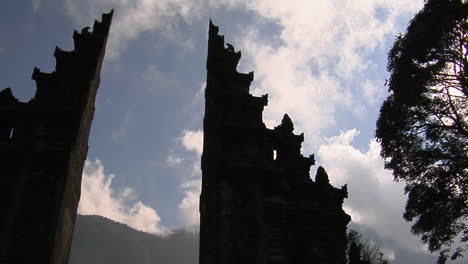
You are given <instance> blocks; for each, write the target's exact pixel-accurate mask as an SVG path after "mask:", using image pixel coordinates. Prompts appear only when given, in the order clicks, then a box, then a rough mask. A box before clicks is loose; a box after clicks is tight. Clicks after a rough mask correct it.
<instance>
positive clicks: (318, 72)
mask: <svg viewBox="0 0 468 264" xmlns="http://www.w3.org/2000/svg"><path fill="white" fill-rule="evenodd" d="M422 3H423V1H404V0H398V1H385V0H378V1H375V0H360V1H339V0H334V1H330V0H323V1H307V0H295V1H287V2H284V1H283V2H277V1H253V2H252V3H251V4H250V5H246V6H247V7H248V8H250V9H251V10H253V11H255V12H257V13H258V14H260V15H261V16H263V17H265V18H268V19H270V20H272V21H275V22H276V23H277V24H278V25H279V26H280V28H281V29H280V32H279V36H280V39H281V45H280V46H274V44H276V43H274V44H273V43H272V41H271V39H269V38H268V37H267V38H265V37H262V34H259V32H258V31H257V29H256V28H255V27H256V25H252V26H251V27H250V30H249V32H248V33H247V34H245V37H244V38H243V39H242V41H241V42H242V46H243V47H241V49H242V51H243V54H247V57H248V58H247V60H248V61H251V62H252V64H253V66H252V68H253V69H255V71H256V81H257V82H256V86H257V87H256V89H255V90H256V91H255V92H256V93H269V95H270V97H269V99H270V103H269V106H268V107H267V108H266V109H265V110H266V111H265V117H266V119H267V120H280V119H281V117H282V115H283V113H284V112H287V113H288V114H290V115H291V116H292V117H293V119H294V121H295V124H296V126H297V127H298V130H299V131H305V132H306V133H307V134H309V135H310V134H317V133H319V132H320V131H321V130H323V129H324V128H330V127H333V126H335V125H336V121H335V117H336V113H337V110H338V109H346V111H347V112H348V113H353V114H354V115H356V117H358V118H360V117H362V115H363V113H364V112H365V110H366V109H365V106H364V105H363V104H362V103H361V102H360V101H361V100H362V99H363V97H364V98H367V99H370V98H371V97H372V96H375V94H376V93H375V91H374V90H373V89H374V88H375V87H374V86H371V85H369V84H370V83H368V85H364V86H362V85H361V84H359V87H350V86H349V85H348V84H349V83H351V82H353V81H356V80H359V79H366V71H367V70H368V69H369V68H370V67H373V65H374V64H375V63H376V62H375V61H372V60H371V59H369V58H368V56H369V55H371V54H372V53H373V52H374V51H375V50H377V49H381V48H383V46H384V44H385V36H388V35H393V34H394V33H396V31H397V28H396V24H397V18H398V17H399V16H400V15H401V14H402V13H407V14H408V13H409V12H414V11H415V10H417V8H419V7H420V6H421V5H422ZM377 9H380V10H385V12H386V13H387V14H386V15H385V16H381V15H380V13H378V12H376V10H377ZM378 82H380V80H378ZM363 94H364V95H363ZM369 102H371V103H373V104H375V103H376V102H375V101H372V100H370V101H369Z"/></svg>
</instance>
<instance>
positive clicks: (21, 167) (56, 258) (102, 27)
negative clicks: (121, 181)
mask: <svg viewBox="0 0 468 264" xmlns="http://www.w3.org/2000/svg"><path fill="white" fill-rule="evenodd" d="M111 20H112V12H111V13H109V14H104V15H103V16H102V22H97V21H95V22H94V26H93V31H92V32H89V28H88V27H86V28H84V29H83V30H82V31H81V33H78V32H76V31H75V32H74V34H73V40H74V46H75V50H74V51H62V50H60V49H59V48H56V49H55V52H54V56H55V58H56V67H55V71H54V72H52V73H43V72H40V70H39V69H37V68H35V69H34V72H33V75H32V78H33V79H34V80H35V81H36V84H37V91H36V94H35V96H34V98H33V99H31V100H30V101H29V102H28V103H23V102H19V101H18V100H17V99H16V98H15V97H14V96H13V95H12V93H11V90H10V89H9V88H7V89H4V90H2V91H0V263H5V264H6V263H54V264H55V263H68V256H69V251H70V246H71V240H72V234H73V227H74V224H75V217H76V210H77V206H78V201H79V199H80V189H81V175H82V172H83V166H84V161H85V159H86V155H87V152H88V136H89V131H90V127H91V121H92V119H93V115H94V102H95V98H96V92H97V89H98V86H99V80H100V72H101V65H102V61H103V59H104V53H105V47H106V42H107V36H108V34H109V28H110V24H111Z"/></svg>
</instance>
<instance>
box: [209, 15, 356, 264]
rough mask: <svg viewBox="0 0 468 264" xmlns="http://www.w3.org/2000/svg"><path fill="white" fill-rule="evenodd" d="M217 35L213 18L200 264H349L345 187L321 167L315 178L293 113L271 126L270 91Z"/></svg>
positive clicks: (210, 31) (311, 162)
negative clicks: (254, 86) (259, 89)
mask: <svg viewBox="0 0 468 264" xmlns="http://www.w3.org/2000/svg"><path fill="white" fill-rule="evenodd" d="M218 33H219V28H218V27H217V26H215V25H213V23H212V22H211V21H210V27H209V40H208V59H207V63H206V67H207V85H206V90H205V100H206V104H205V118H204V142H203V144H204V145H203V154H202V193H201V196H200V216H201V226H200V264H215V263H216V264H228V263H233V264H234V263H262V264H267V263H327V264H335V263H336V264H344V263H345V246H346V225H347V224H348V222H349V221H350V219H351V218H350V217H349V215H347V214H346V213H345V212H344V211H343V209H342V204H343V199H344V198H347V188H346V186H343V187H342V188H341V189H338V188H335V187H333V186H332V185H331V184H330V181H329V178H328V174H327V172H326V171H325V169H323V168H322V167H319V168H318V170H317V175H316V177H315V181H312V179H311V178H310V175H309V171H310V167H311V166H312V165H314V164H315V160H314V156H313V155H311V156H309V157H304V156H303V155H302V154H301V145H302V142H303V141H304V134H300V135H296V134H294V124H293V122H292V120H291V118H290V117H289V115H287V114H285V115H284V117H283V120H282V121H281V124H280V125H278V126H276V127H275V128H274V129H269V128H266V126H265V124H264V123H263V120H262V112H263V109H264V107H265V106H266V105H267V103H268V96H267V95H264V96H261V97H256V96H253V95H251V94H250V93H249V89H250V83H251V82H252V81H253V72H250V73H248V74H245V73H239V72H237V64H238V63H239V60H240V57H241V53H240V51H237V52H236V51H235V49H234V47H233V46H232V45H231V44H226V45H225V42H224V36H221V35H219V34H218ZM274 153H276V156H275V155H274Z"/></svg>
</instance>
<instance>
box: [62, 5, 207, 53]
mask: <svg viewBox="0 0 468 264" xmlns="http://www.w3.org/2000/svg"><path fill="white" fill-rule="evenodd" d="M197 2H198V1H190V0H175V1H174V0H133V1H121V0H105V1H102V0H65V8H66V11H67V13H68V15H69V16H70V17H72V18H73V19H74V20H75V22H77V23H79V24H81V25H86V23H87V22H88V21H86V20H89V18H90V17H91V18H92V17H100V15H101V13H102V12H109V11H110V10H111V9H115V11H116V14H118V15H116V16H115V17H114V19H113V22H112V27H111V34H110V35H109V41H108V44H107V49H106V50H107V51H106V58H108V59H111V60H112V59H116V58H118V57H119V56H120V54H121V52H122V51H124V50H125V49H126V47H127V45H128V43H129V42H130V41H133V40H136V39H138V38H139V37H140V36H141V34H143V33H145V32H151V31H156V30H158V31H160V33H161V34H163V35H164V36H165V37H167V38H169V39H171V38H174V36H175V35H174V34H173V33H174V32H175V30H174V29H175V27H177V25H176V23H175V19H182V20H184V21H186V22H187V23H190V22H191V20H192V19H193V18H194V17H195V18H196V17H199V16H198V15H197V14H200V10H201V6H200V5H198V3H197ZM180 43H185V42H180ZM183 45H186V44H183ZM187 48H190V45H189V46H187Z"/></svg>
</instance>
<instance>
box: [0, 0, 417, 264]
mask: <svg viewBox="0 0 468 264" xmlns="http://www.w3.org/2000/svg"><path fill="white" fill-rule="evenodd" d="M422 4H423V1H421V0H419V1H413V0H412V1H407V0H394V1H386V0H359V1H357V0H356V1H344V0H333V1H332V0H323V1H322V0H320V1H307V0H305V1H300V0H297V1H261V0H256V1H247V0H219V1H214V0H196V1H190V0H174V1H170V0H159V1H158V0H134V1H125V0H105V1H103V0H60V1H59V0H32V1H26V0H24V1H23V0H22V1H7V2H5V3H3V6H2V9H1V10H0V15H1V16H0V21H1V23H0V34H1V35H2V36H3V37H2V38H0V61H1V62H2V63H1V64H0V87H2V88H6V87H11V88H12V90H13V92H14V95H15V96H17V97H18V98H19V99H21V100H22V101H27V100H29V98H31V97H32V96H33V95H34V91H35V84H34V83H33V81H32V80H31V74H32V70H33V67H34V66H37V67H39V68H40V69H41V70H42V71H45V72H49V71H53V69H54V66H55V61H54V57H53V50H54V48H55V46H59V47H60V48H62V49H64V50H70V49H73V43H72V32H73V30H74V29H77V30H80V29H81V28H82V27H84V26H90V25H92V23H93V20H94V19H99V20H100V17H101V13H103V12H108V11H110V10H111V9H112V8H113V9H115V12H114V20H113V25H112V27H111V32H110V37H109V42H108V47H107V53H106V58H105V62H104V65H103V70H102V74H101V86H100V88H99V91H98V97H97V101H96V112H95V117H94V121H93V127H92V132H91V137H90V148H89V153H88V161H87V164H86V168H85V172H84V175H83V187H82V199H81V202H80V207H79V213H82V214H99V215H103V216H106V217H109V218H111V219H114V220H116V221H119V222H123V223H126V224H128V225H130V226H132V227H134V228H136V229H140V230H143V231H147V232H152V233H155V234H164V233H167V232H168V230H170V229H172V228H180V227H187V226H195V227H196V226H197V225H198V195H199V188H200V171H199V159H200V154H201V151H202V149H201V146H202V135H203V134H202V133H203V131H202V129H203V128H202V120H203V111H204V94H203V89H204V82H205V78H206V71H205V62H206V49H207V30H208V21H209V19H210V17H211V18H212V20H213V22H214V23H215V24H216V25H219V26H220V32H221V34H224V35H225V38H226V41H227V42H229V43H231V44H233V45H234V47H235V48H236V50H241V51H242V59H241V62H240V65H239V71H243V72H249V71H252V70H253V71H254V72H255V81H254V82H253V84H252V88H251V90H252V92H253V93H254V94H256V95H260V94H264V93H268V94H269V105H268V106H267V107H266V109H265V112H264V121H265V123H266V124H267V126H269V127H273V126H274V125H275V124H277V123H278V122H279V121H280V120H281V117H282V116H283V114H284V113H288V114H289V115H290V116H291V118H292V119H293V121H294V123H295V128H296V130H295V132H296V134H299V133H302V132H304V133H305V143H304V145H303V149H302V151H303V153H305V154H306V155H309V154H313V153H315V157H316V160H317V164H318V165H323V166H324V167H325V169H327V171H328V173H329V175H330V177H331V182H332V183H333V184H334V185H335V186H341V185H343V184H345V183H347V184H348V190H349V196H350V197H349V199H348V200H347V201H346V202H345V209H346V211H347V212H348V213H349V214H351V216H352V217H353V221H354V222H356V223H358V224H360V225H361V226H364V227H367V228H371V229H372V230H375V232H376V233H377V234H378V235H379V236H380V237H383V238H388V239H390V240H392V241H395V243H394V244H392V245H393V246H392V245H390V244H388V245H386V244H383V245H381V248H383V249H384V253H386V256H387V257H389V258H390V259H392V260H395V261H396V262H398V258H399V255H398V251H397V250H396V249H395V247H394V245H395V244H398V245H399V246H400V247H404V248H408V249H410V250H412V251H415V252H418V253H424V249H423V247H422V246H421V245H420V243H419V242H418V239H417V238H416V237H413V236H411V235H410V234H409V224H408V223H405V222H404V221H403V220H402V212H403V207H404V202H405V196H404V195H403V190H402V187H403V185H402V184H401V183H400V184H397V183H394V182H393V181H392V176H391V173H390V172H389V171H386V170H384V169H383V161H382V159H380V157H379V151H380V147H379V146H378V144H377V143H376V142H375V141H374V140H373V135H374V130H375V121H376V118H377V116H378V111H379V108H380V104H381V103H382V101H383V100H384V98H385V97H386V95H387V89H386V87H385V86H384V82H385V78H387V76H388V75H387V73H386V53H387V51H388V49H389V48H390V47H391V44H392V41H393V39H394V36H395V34H396V33H397V32H403V31H404V30H405V28H406V25H407V23H408V21H409V19H410V18H411V16H412V15H413V14H414V13H415V12H416V11H417V10H418V9H419V8H421V7H422ZM315 170H316V166H315V167H313V168H312V174H313V173H314V171H315Z"/></svg>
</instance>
